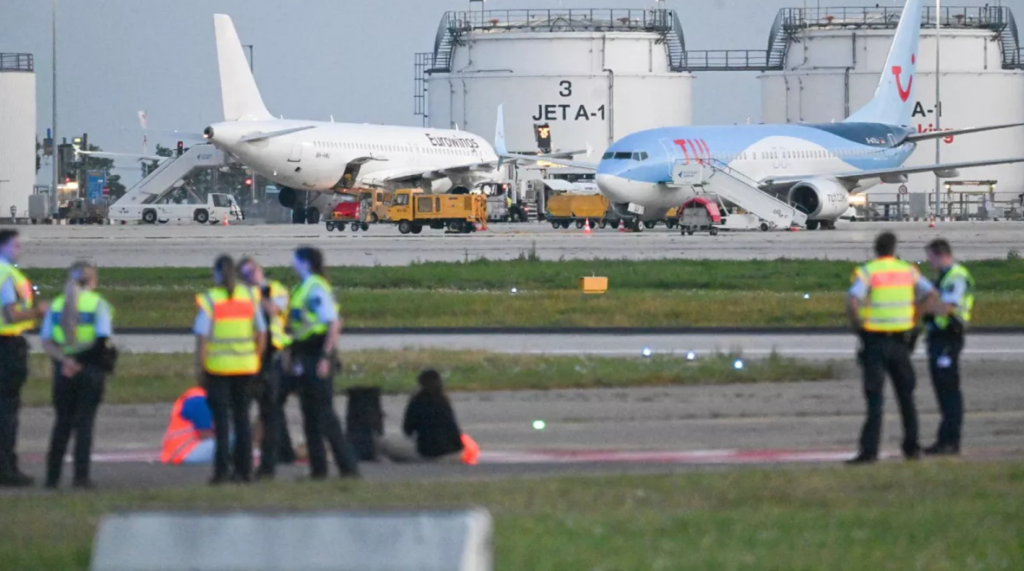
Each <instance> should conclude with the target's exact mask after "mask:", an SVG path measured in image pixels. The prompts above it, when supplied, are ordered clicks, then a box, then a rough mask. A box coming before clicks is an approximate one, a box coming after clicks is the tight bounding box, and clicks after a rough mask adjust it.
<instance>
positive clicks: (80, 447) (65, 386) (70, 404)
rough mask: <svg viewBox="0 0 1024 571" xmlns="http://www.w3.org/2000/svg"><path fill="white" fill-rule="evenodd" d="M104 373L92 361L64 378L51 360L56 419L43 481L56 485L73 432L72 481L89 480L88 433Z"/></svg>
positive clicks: (93, 418)
mask: <svg viewBox="0 0 1024 571" xmlns="http://www.w3.org/2000/svg"><path fill="white" fill-rule="evenodd" d="M105 380H106V375H105V374H104V373H103V371H101V370H100V369H99V367H96V366H95V365H86V366H85V368H83V369H82V370H81V371H80V372H79V373H78V374H77V375H75V376H74V377H71V378H68V377H65V376H64V375H62V374H61V372H60V364H59V363H55V364H54V373H53V409H54V411H55V412H56V421H55V422H54V425H53V432H52V433H51V434H50V451H49V452H48V453H47V455H46V483H47V485H50V486H56V485H57V483H58V482H59V481H60V473H61V469H62V467H63V465H64V453H65V452H66V451H67V449H68V442H70V440H71V434H72V433H74V435H75V452H74V459H75V460H74V462H75V463H74V466H75V474H74V481H75V482H76V483H85V482H88V481H89V461H90V457H91V455H92V435H93V429H94V427H95V425H96V412H97V411H98V410H99V408H100V403H101V402H102V401H103V391H104V386H105Z"/></svg>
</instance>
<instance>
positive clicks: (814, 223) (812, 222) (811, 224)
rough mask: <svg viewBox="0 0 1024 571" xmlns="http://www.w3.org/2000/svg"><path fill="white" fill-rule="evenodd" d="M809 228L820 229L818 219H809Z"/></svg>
mask: <svg viewBox="0 0 1024 571" xmlns="http://www.w3.org/2000/svg"><path fill="white" fill-rule="evenodd" d="M807 229H808V230H817V229H818V221H817V220H808V221H807Z"/></svg>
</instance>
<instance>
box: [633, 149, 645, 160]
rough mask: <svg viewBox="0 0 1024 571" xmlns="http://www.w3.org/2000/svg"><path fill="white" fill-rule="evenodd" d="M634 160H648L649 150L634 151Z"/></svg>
mask: <svg viewBox="0 0 1024 571" xmlns="http://www.w3.org/2000/svg"><path fill="white" fill-rule="evenodd" d="M633 160H634V161H646V160H647V152H646V151H640V152H639V153H633Z"/></svg>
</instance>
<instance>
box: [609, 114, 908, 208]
mask: <svg viewBox="0 0 1024 571" xmlns="http://www.w3.org/2000/svg"><path fill="white" fill-rule="evenodd" d="M910 132H911V131H910V130H909V129H905V128H902V127H892V126H889V125H881V124H873V123H830V124H823V125H730V126H708V127H666V128H660V129H652V130H648V131H642V132H639V133H635V134H633V135H629V136H627V137H624V138H622V139H620V140H619V141H617V142H616V143H615V144H614V145H612V146H611V147H609V148H608V150H607V152H606V153H605V155H604V156H603V157H602V160H601V162H600V164H599V166H598V170H597V183H598V186H599V187H600V189H601V192H602V193H603V194H604V195H605V196H606V197H607V198H608V199H609V200H610V201H612V202H613V203H616V204H628V203H633V204H638V205H641V206H645V207H653V208H670V207H673V206H678V205H680V204H682V203H683V202H685V201H687V200H689V199H690V198H693V197H694V196H696V195H698V194H714V193H715V188H714V182H713V181H712V182H710V183H709V184H707V185H706V186H704V187H702V188H695V187H693V186H688V185H680V184H675V183H674V182H673V174H672V169H673V167H675V166H676V165H678V164H680V163H682V164H688V163H689V164H694V163H699V162H701V161H706V162H707V164H712V165H726V166H727V167H728V168H729V169H732V171H734V172H735V173H738V174H739V175H742V177H744V178H746V179H747V180H749V181H750V182H752V183H762V182H765V181H770V180H772V179H775V178H782V179H784V178H787V177H807V178H815V177H819V178H823V179H828V178H829V177H830V176H835V175H840V174H843V173H851V172H856V171H864V170H875V169H884V168H895V167H899V166H900V165H902V164H903V163H904V162H905V161H906V160H907V158H908V157H909V156H910V154H911V153H912V152H913V151H914V145H913V144H904V143H903V141H904V138H905V136H906V135H907V134H908V133H910ZM879 182H880V181H879V179H866V180H862V181H859V182H858V183H857V184H856V185H853V186H845V187H843V190H845V191H846V192H862V191H863V190H865V189H867V188H870V187H871V186H874V185H876V184H878V183H879ZM836 186H837V187H838V186H839V185H838V184H837V185H836Z"/></svg>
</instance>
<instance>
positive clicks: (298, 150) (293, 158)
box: [288, 143, 302, 163]
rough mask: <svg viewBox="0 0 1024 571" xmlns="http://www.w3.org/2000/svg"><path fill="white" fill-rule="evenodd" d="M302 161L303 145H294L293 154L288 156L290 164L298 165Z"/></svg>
mask: <svg viewBox="0 0 1024 571" xmlns="http://www.w3.org/2000/svg"><path fill="white" fill-rule="evenodd" d="M300 161H302V143H294V144H292V154H290V155H288V162H290V163H297V162H300Z"/></svg>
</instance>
